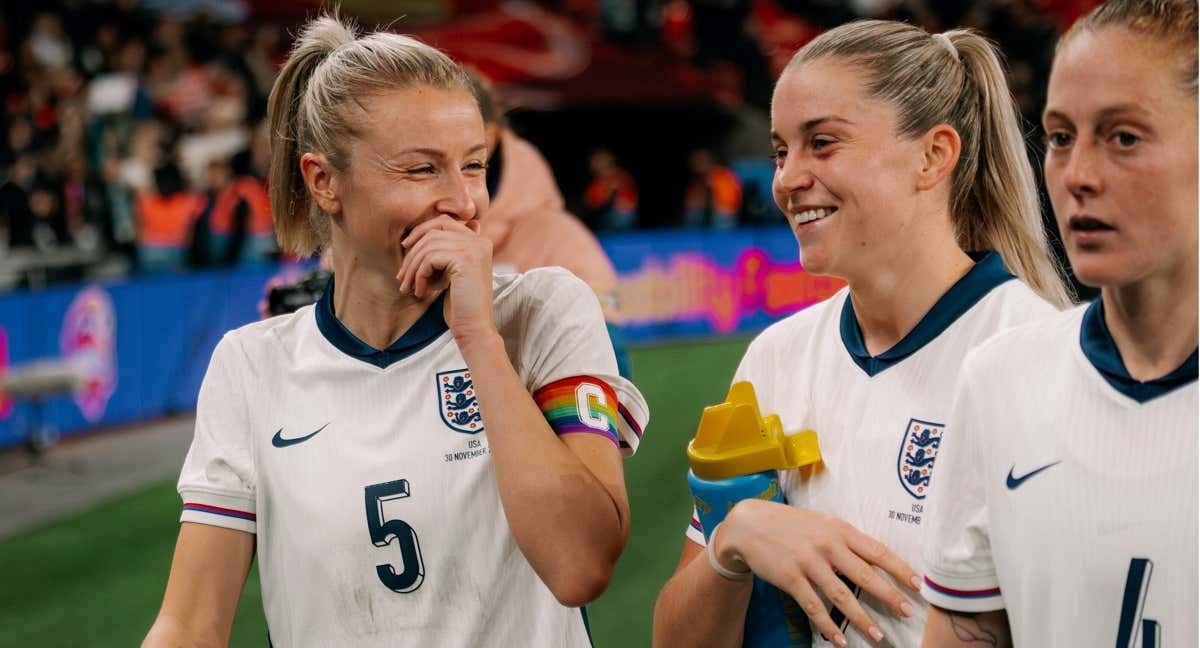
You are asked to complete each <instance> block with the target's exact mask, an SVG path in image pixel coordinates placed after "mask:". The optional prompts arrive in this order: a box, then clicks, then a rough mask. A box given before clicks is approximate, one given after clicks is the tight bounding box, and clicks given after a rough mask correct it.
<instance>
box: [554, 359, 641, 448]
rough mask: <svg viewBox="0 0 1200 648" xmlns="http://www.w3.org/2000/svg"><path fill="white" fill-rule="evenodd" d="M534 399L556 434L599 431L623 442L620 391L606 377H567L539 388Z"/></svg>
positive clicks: (617, 442)
mask: <svg viewBox="0 0 1200 648" xmlns="http://www.w3.org/2000/svg"><path fill="white" fill-rule="evenodd" d="M533 400H534V401H536V402H537V404H538V407H540V408H541V409H542V415H543V416H545V417H546V420H547V421H549V423H550V427H551V428H552V429H553V430H554V433H555V434H558V435H560V436H561V435H563V434H575V433H577V432H586V433H590V434H599V435H600V436H603V437H606V438H608V439H611V440H612V442H613V443H614V444H616V445H617V447H618V448H619V447H620V446H621V437H620V435H619V434H618V433H617V422H618V421H619V420H620V419H618V418H617V417H618V416H620V414H619V413H618V410H619V409H620V405H619V403H618V402H617V393H616V392H615V391H613V388H612V387H609V386H608V383H606V382H604V381H603V380H600V379H599V378H593V377H591V376H572V377H570V378H563V379H562V380H556V381H554V382H552V383H550V384H548V385H546V386H545V387H542V388H541V389H539V390H537V392H536V393H535V394H534V395H533Z"/></svg>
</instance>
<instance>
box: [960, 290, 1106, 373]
mask: <svg viewBox="0 0 1200 648" xmlns="http://www.w3.org/2000/svg"><path fill="white" fill-rule="evenodd" d="M1043 303H1045V302H1043ZM1085 310H1087V305H1086V304H1083V305H1080V306H1076V307H1074V308H1071V309H1070V310H1066V311H1061V312H1058V311H1055V312H1053V313H1051V314H1050V315H1047V316H1045V317H1042V318H1038V319H1034V320H1032V321H1026V322H1022V323H1020V324H1017V325H1015V326H1012V327H1009V328H1007V329H1004V330H1003V331H1000V332H999V333H997V334H995V335H993V336H991V337H989V338H988V339H986V340H984V341H983V342H981V343H980V344H978V345H976V346H975V347H974V348H973V349H971V351H970V352H969V353H968V354H967V356H966V359H965V360H964V363H963V372H964V374H967V375H969V376H971V377H972V378H973V379H974V378H978V377H979V376H980V374H990V373H993V372H995V371H997V370H1006V369H1007V368H1009V367H1021V368H1028V367H1033V366H1037V365H1038V364H1040V363H1042V362H1044V361H1045V359H1047V358H1058V357H1062V355H1063V354H1062V352H1063V350H1064V349H1069V348H1071V345H1074V344H1078V343H1079V325H1080V321H1081V320H1082V318H1083V313H1084V311H1085ZM1004 375H1008V376H1012V375H1013V374H1012V373H1011V372H1007V373H1005V374H1004Z"/></svg>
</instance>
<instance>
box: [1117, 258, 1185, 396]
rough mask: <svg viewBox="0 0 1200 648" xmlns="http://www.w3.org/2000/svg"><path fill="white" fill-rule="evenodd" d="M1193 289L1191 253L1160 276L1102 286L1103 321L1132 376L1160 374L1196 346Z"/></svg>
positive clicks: (1149, 377)
mask: <svg viewBox="0 0 1200 648" xmlns="http://www.w3.org/2000/svg"><path fill="white" fill-rule="evenodd" d="M1196 289H1197V281H1196V259H1195V257H1192V258H1191V262H1190V263H1185V264H1181V267H1177V268H1174V269H1173V270H1172V272H1169V273H1164V274H1163V275H1162V276H1155V277H1151V278H1147V279H1144V280H1141V281H1138V282H1135V283H1132V284H1129V285H1126V286H1116V287H1107V286H1106V287H1105V288H1103V289H1102V290H1101V294H1100V298H1101V299H1103V300H1104V322H1105V324H1107V325H1108V330H1109V332H1110V333H1111V334H1112V338H1113V343H1114V344H1116V345H1117V350H1118V351H1119V352H1120V353H1121V360H1122V361H1124V363H1125V369H1126V370H1127V371H1128V372H1129V375H1130V376H1131V377H1132V378H1133V379H1134V380H1138V381H1142V382H1145V381H1147V380H1153V379H1155V378H1161V377H1162V376H1165V375H1167V374H1169V373H1171V372H1172V371H1174V370H1175V369H1176V368H1178V367H1179V365H1181V364H1183V361H1184V360H1186V359H1187V357H1188V356H1190V355H1191V354H1192V352H1194V351H1195V350H1196V346H1197V316H1196V308H1197V297H1196Z"/></svg>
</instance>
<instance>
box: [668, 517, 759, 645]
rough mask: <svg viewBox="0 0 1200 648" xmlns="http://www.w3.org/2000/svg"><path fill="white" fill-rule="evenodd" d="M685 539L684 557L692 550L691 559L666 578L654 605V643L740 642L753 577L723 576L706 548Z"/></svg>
mask: <svg viewBox="0 0 1200 648" xmlns="http://www.w3.org/2000/svg"><path fill="white" fill-rule="evenodd" d="M685 542H686V543H687V544H688V545H690V547H689V549H688V550H685V558H684V560H687V559H688V557H687V555H686V554H687V553H691V554H692V555H691V562H689V563H688V564H687V565H685V566H684V567H682V568H681V569H680V570H679V571H677V572H675V575H674V576H672V577H671V580H669V581H667V584H666V585H665V586H663V589H662V592H660V593H659V595H658V601H657V602H656V603H655V605H654V646H655V647H656V648H658V647H666V646H671V647H672V648H675V647H679V648H686V647H688V646H712V647H715V648H721V647H730V648H732V647H735V646H740V645H741V644H742V626H743V624H744V623H745V619H746V607H747V606H748V605H749V604H750V591H751V587H752V585H751V583H752V581H750V580H745V581H731V580H727V579H725V578H722V577H721V576H720V575H718V574H717V572H715V571H713V568H712V566H711V565H709V564H708V557H707V556H705V555H704V554H703V551H704V550H703V549H700V550H699V551H696V545H695V544H693V543H692V542H691V541H685Z"/></svg>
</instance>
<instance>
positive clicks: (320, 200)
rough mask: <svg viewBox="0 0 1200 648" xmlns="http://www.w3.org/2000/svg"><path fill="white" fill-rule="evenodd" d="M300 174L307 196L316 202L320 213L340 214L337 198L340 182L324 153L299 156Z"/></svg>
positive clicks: (340, 206)
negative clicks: (302, 177) (306, 188)
mask: <svg viewBox="0 0 1200 648" xmlns="http://www.w3.org/2000/svg"><path fill="white" fill-rule="evenodd" d="M300 174H301V175H303V176H304V184H305V185H307V186H308V193H309V195H311V196H312V197H313V200H315V201H316V202H317V206H318V207H320V208H321V211H323V212H325V213H326V214H331V215H333V214H340V213H341V212H342V201H341V198H340V197H339V189H340V185H341V182H340V181H339V176H338V175H337V174H336V173H335V169H334V167H333V164H331V163H330V162H329V158H326V157H325V154H324V153H305V154H304V155H302V156H300Z"/></svg>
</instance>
